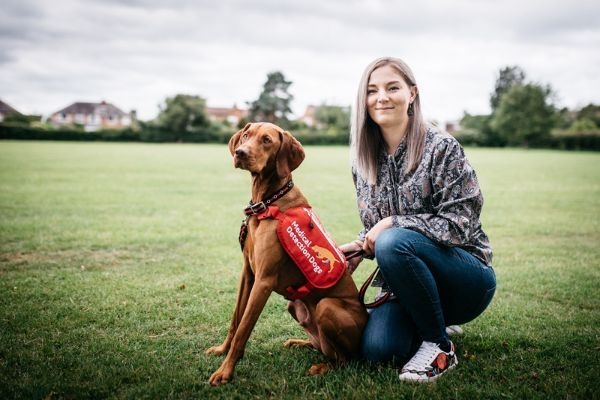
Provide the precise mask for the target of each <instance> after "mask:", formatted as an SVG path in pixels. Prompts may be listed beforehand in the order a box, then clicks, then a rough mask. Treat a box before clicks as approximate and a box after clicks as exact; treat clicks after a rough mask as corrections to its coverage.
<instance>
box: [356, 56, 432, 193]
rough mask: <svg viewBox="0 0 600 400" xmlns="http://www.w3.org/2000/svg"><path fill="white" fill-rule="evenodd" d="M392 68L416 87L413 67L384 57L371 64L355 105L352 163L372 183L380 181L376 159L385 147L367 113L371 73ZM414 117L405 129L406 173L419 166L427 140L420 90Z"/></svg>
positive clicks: (414, 105) (365, 74)
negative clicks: (383, 68)
mask: <svg viewBox="0 0 600 400" xmlns="http://www.w3.org/2000/svg"><path fill="white" fill-rule="evenodd" d="M386 65H389V66H391V67H392V68H394V69H395V70H396V71H397V72H398V73H399V74H400V76H402V78H403V79H404V80H405V81H406V83H407V84H408V85H409V86H411V87H412V86H417V82H416V80H415V78H414V75H413V73H412V70H411V69H410V67H409V66H408V65H407V64H406V63H405V62H404V61H402V60H400V59H399V58H393V57H381V58H377V59H376V60H374V61H372V62H371V63H370V64H369V65H368V66H367V68H366V69H365V71H364V72H363V75H362V78H361V80H360V83H359V85H358V94H357V96H356V104H355V107H354V109H353V112H352V124H351V125H352V127H351V130H350V144H351V150H350V151H351V156H352V161H353V163H355V166H356V168H357V172H358V173H359V174H360V175H361V176H362V177H363V178H364V179H366V180H367V182H368V183H369V184H372V185H373V184H376V182H377V173H378V171H377V159H378V157H379V154H380V152H381V149H382V148H383V147H384V146H385V144H384V142H383V137H382V135H381V132H380V130H379V126H378V125H377V124H376V123H375V122H374V121H373V120H372V119H371V117H370V116H369V114H368V112H367V87H368V85H369V79H370V77H371V73H372V72H373V71H374V70H376V69H377V68H380V67H383V66H386ZM412 109H413V114H412V115H409V117H408V126H407V129H406V149H407V153H408V154H407V155H408V159H407V160H408V162H407V163H406V169H405V171H404V172H405V173H408V172H411V171H413V170H414V169H415V168H417V166H418V165H419V162H420V161H421V157H422V153H423V145H424V141H425V132H426V127H425V121H424V119H423V114H422V112H421V102H420V96H419V91H418V90H417V95H416V97H415V99H414V101H413V103H412Z"/></svg>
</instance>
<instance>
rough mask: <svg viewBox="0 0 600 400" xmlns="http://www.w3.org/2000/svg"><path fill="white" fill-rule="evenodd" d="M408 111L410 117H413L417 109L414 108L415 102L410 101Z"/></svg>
mask: <svg viewBox="0 0 600 400" xmlns="http://www.w3.org/2000/svg"><path fill="white" fill-rule="evenodd" d="M406 113H407V114H408V116H409V117H412V116H413V115H415V109H414V106H413V103H410V104H409V105H408V110H407V111H406Z"/></svg>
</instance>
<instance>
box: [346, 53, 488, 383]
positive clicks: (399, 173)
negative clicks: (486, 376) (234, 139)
mask: <svg viewBox="0 0 600 400" xmlns="http://www.w3.org/2000/svg"><path fill="white" fill-rule="evenodd" d="M352 122H353V124H352V133H351V135H352V138H351V139H352V158H353V167H352V172H353V178H354V184H355V186H356V193H357V200H358V201H357V202H358V210H359V213H360V218H361V220H362V223H363V225H364V229H363V230H362V231H361V232H360V234H359V236H358V239H357V240H355V241H354V242H351V243H347V244H344V245H342V246H341V247H342V250H343V251H344V252H346V253H348V252H353V251H357V250H361V249H362V250H363V252H364V254H365V256H366V257H374V258H375V259H376V261H377V265H378V267H379V273H378V275H377V277H376V279H375V281H374V282H375V283H374V284H375V285H378V286H382V291H383V292H389V294H390V295H391V296H390V297H389V298H388V300H387V301H385V302H384V303H383V304H381V305H379V306H377V307H376V308H373V309H372V310H371V312H370V316H369V321H368V323H367V326H366V328H365V331H364V334H363V341H362V351H363V354H364V357H365V358H366V359H367V360H370V361H373V362H387V361H392V362H395V363H400V365H402V364H404V366H403V367H402V369H401V370H400V374H399V377H400V379H401V380H406V381H419V382H428V381H432V380H435V379H437V378H438V377H439V376H440V375H442V374H443V373H445V372H446V371H448V370H450V369H451V368H453V367H454V366H456V364H457V358H456V352H455V348H454V344H453V343H452V342H451V341H450V339H449V337H448V334H447V333H446V326H449V325H453V324H463V323H466V322H468V321H471V320H473V319H474V318H475V317H477V316H478V315H479V314H481V313H482V312H483V310H485V308H486V307H487V306H488V304H489V303H490V302H491V300H492V297H493V295H494V292H495V289H496V278H495V275H494V271H493V269H492V266H491V264H492V250H491V248H490V244H489V241H488V238H487V236H486V234H485V233H484V232H483V230H482V228H481V222H480V220H479V215H480V212H481V208H482V204H483V197H482V194H481V191H480V189H479V184H478V182H477V177H476V175H475V171H474V170H473V169H472V168H471V165H470V164H469V162H468V160H467V158H466V157H465V154H464V152H463V149H462V147H461V146H460V144H459V143H458V142H457V141H456V140H455V139H454V138H453V137H452V136H450V135H448V134H444V133H440V132H438V131H436V130H435V129H434V128H432V127H428V126H426V124H425V122H424V120H423V116H422V114H421V105H420V100H419V90H418V87H417V84H416V81H415V78H414V76H413V73H412V71H411V70H410V68H409V67H408V65H406V64H405V63H404V62H403V61H402V60H399V59H396V58H388V57H386V58H379V59H377V60H375V61H373V62H372V63H371V64H370V65H369V66H368V67H367V68H366V70H365V71H364V73H363V76H362V79H361V81H360V85H359V89H358V96H357V102H356V107H355V109H354V115H353V121H352ZM361 260H362V259H361V258H354V259H350V260H349V262H348V268H349V269H350V271H354V269H356V267H357V265H358V263H359V262H360V261H361Z"/></svg>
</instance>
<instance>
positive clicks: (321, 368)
mask: <svg viewBox="0 0 600 400" xmlns="http://www.w3.org/2000/svg"><path fill="white" fill-rule="evenodd" d="M331 369H332V366H331V364H327V363H321V364H314V365H312V366H311V367H310V368H309V369H308V375H311V376H314V375H323V374H326V373H327V372H329V370H331Z"/></svg>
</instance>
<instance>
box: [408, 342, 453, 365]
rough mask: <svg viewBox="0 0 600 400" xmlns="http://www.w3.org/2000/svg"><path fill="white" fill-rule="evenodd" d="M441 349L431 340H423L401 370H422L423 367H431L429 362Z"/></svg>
mask: <svg viewBox="0 0 600 400" xmlns="http://www.w3.org/2000/svg"><path fill="white" fill-rule="evenodd" d="M441 351H443V350H442V349H440V348H439V347H438V345H437V344H435V343H431V342H423V344H422V345H421V347H419V350H418V351H417V353H416V354H415V355H414V356H413V358H411V359H410V361H409V362H408V363H407V364H406V365H405V366H404V368H402V369H403V370H409V371H412V370H415V371H422V370H424V369H425V368H429V367H431V363H432V362H433V360H435V357H436V356H437V355H438V354H439V353H440V352H441Z"/></svg>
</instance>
